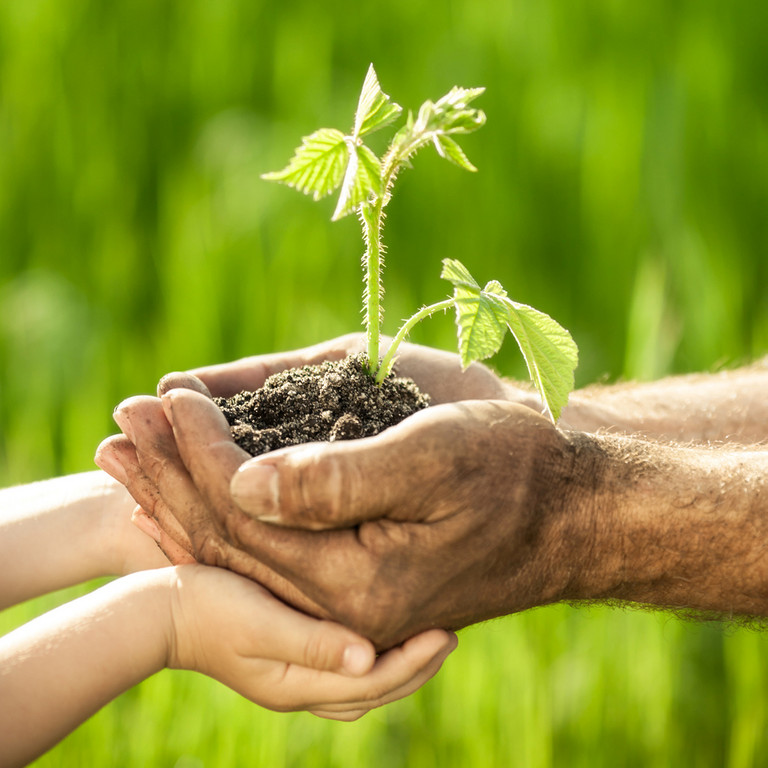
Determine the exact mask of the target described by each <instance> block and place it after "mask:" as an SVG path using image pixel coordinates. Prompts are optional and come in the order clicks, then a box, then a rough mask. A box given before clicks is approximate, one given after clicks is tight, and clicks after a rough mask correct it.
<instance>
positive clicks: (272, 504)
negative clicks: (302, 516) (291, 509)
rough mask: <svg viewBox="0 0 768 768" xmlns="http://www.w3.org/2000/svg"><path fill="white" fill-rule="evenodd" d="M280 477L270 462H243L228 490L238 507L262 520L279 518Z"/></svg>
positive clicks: (275, 520) (273, 520)
mask: <svg viewBox="0 0 768 768" xmlns="http://www.w3.org/2000/svg"><path fill="white" fill-rule="evenodd" d="M279 480H280V477H279V474H278V471H277V469H276V468H275V467H274V466H272V465H271V464H250V465H249V464H248V463H246V464H243V466H241V467H240V468H239V469H238V470H237V472H235V475H234V477H233V478H232V483H231V486H230V491H231V492H232V498H233V499H234V500H235V503H236V504H237V506H238V507H240V509H242V510H243V511H244V512H247V513H248V514H249V515H252V516H253V517H255V518H257V519H258V520H262V521H264V522H268V523H269V522H277V521H278V520H279V519H280V515H279V509H280V483H279Z"/></svg>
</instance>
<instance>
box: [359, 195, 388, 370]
mask: <svg viewBox="0 0 768 768" xmlns="http://www.w3.org/2000/svg"><path fill="white" fill-rule="evenodd" d="M382 207H383V205H382V200H381V199H380V198H379V199H377V200H376V201H375V202H374V203H373V204H371V205H363V206H361V217H360V218H361V220H362V224H363V235H364V238H365V256H364V257H363V259H364V262H365V292H364V294H363V298H364V304H363V311H364V313H365V333H366V341H367V347H368V372H369V373H370V374H371V376H374V375H375V374H376V371H377V370H378V368H379V340H380V338H381V218H382Z"/></svg>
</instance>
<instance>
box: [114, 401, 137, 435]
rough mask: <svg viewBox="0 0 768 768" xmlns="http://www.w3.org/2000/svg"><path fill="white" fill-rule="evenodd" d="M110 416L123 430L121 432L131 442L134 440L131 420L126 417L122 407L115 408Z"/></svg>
mask: <svg viewBox="0 0 768 768" xmlns="http://www.w3.org/2000/svg"><path fill="white" fill-rule="evenodd" d="M112 418H113V419H114V420H115V423H116V424H117V426H118V427H120V429H122V430H123V434H124V435H125V436H126V437H127V438H128V439H129V440H130V441H131V442H132V443H134V442H135V440H134V438H133V428H132V427H131V420H130V418H129V417H128V414H127V412H126V411H124V410H123V409H122V408H116V409H115V412H114V413H113V414H112Z"/></svg>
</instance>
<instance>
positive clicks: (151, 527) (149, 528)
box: [131, 513, 162, 544]
mask: <svg viewBox="0 0 768 768" xmlns="http://www.w3.org/2000/svg"><path fill="white" fill-rule="evenodd" d="M131 522H132V523H133V524H134V525H135V526H136V527H137V528H138V529H139V530H140V531H143V532H144V533H146V534H147V536H150V537H151V538H153V539H154V540H155V541H156V542H157V543H158V544H159V543H160V538H161V537H162V532H161V530H160V526H159V525H158V524H157V523H156V522H155V521H154V520H153V519H152V518H151V517H150V516H149V515H147V514H145V513H142V514H138V515H137V514H134V515H133V517H132V518H131Z"/></svg>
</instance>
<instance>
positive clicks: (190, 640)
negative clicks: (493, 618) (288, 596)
mask: <svg viewBox="0 0 768 768" xmlns="http://www.w3.org/2000/svg"><path fill="white" fill-rule="evenodd" d="M171 606H172V637H171V642H170V654H169V660H168V666H170V667H172V668H177V669H192V670H197V671H198V672H203V673H204V674H207V675H209V676H210V677H213V678H215V679H216V680H219V681H220V682H222V683H224V684H225V685H227V686H229V687H230V688H232V689H234V690H235V691H237V692H238V693H240V694H241V695H243V696H245V697H246V698H248V699H250V700H251V701H253V702H255V703H257V704H260V705H261V706H263V707H267V708H268V709H273V710H277V711H281V712H288V711H296V710H308V711H310V712H312V713H313V714H315V715H318V716H320V717H326V718H331V719H334V720H355V719H357V718H359V717H361V716H362V715H364V714H365V713H366V712H368V711H369V710H371V709H373V708H375V707H379V706H381V705H383V704H386V703H388V702H391V701H395V700H396V699H400V698H403V697H404V696H408V695H409V694H411V693H413V691H415V690H416V689H417V688H419V687H421V686H422V685H423V684H424V683H425V682H426V681H427V680H429V679H430V678H431V677H432V676H433V675H434V674H435V673H436V672H437V671H438V669H440V666H441V664H442V663H443V661H444V660H445V658H446V657H447V656H448V654H449V653H450V652H451V651H452V650H453V649H454V648H455V647H456V636H455V635H453V634H452V633H448V632H444V631H442V630H432V631H431V632H425V633H423V634H421V635H419V636H418V637H415V638H413V639H411V640H409V641H408V642H407V643H405V644H404V645H403V646H401V647H400V648H396V649H394V650H392V651H389V652H388V653H386V654H384V655H382V656H380V657H378V658H375V654H374V650H373V647H372V646H371V645H370V644H369V643H368V642H367V641H365V640H364V639H363V638H361V637H358V636H357V635H355V634H354V633H353V632H351V631H350V630H348V629H346V628H344V627H341V626H339V625H338V624H334V623H331V622H328V621H320V620H318V619H313V618H310V617H309V616H306V615H305V614H303V613H299V612H298V611H295V610H293V609H292V608H289V607H288V606H287V605H285V604H284V603H281V602H280V601H279V600H277V599H276V598H275V597H274V596H273V595H271V594H270V593H269V592H268V591H267V590H266V589H264V588H263V587H261V586H260V585H258V584H255V583H254V582H253V581H250V580H248V579H244V578H243V577H241V576H238V575H236V574H234V573H231V572H230V571H226V570H223V569H221V568H208V567H205V566H199V565H194V566H181V567H179V568H176V569H174V570H173V571H172V599H171Z"/></svg>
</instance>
